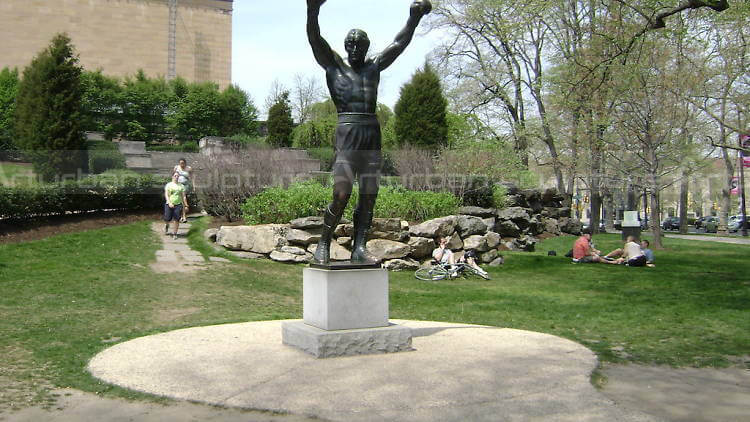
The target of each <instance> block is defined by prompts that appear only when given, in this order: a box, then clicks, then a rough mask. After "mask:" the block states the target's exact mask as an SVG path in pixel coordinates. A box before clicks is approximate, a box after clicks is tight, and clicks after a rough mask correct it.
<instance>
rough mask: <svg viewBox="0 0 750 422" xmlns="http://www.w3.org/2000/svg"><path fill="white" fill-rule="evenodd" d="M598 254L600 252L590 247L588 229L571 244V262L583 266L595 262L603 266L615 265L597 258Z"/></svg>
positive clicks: (589, 232)
mask: <svg viewBox="0 0 750 422" xmlns="http://www.w3.org/2000/svg"><path fill="white" fill-rule="evenodd" d="M600 254H601V251H599V250H598V249H594V247H593V246H591V231H590V230H589V229H586V230H584V231H583V234H581V237H579V238H578V239H577V240H576V242H575V243H574V244H573V262H580V263H585V264H589V263H597V262H599V263H604V264H614V263H615V262H612V261H607V260H606V259H603V258H602V257H600V256H599V255H600Z"/></svg>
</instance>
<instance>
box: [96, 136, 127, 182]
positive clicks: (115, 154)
mask: <svg viewBox="0 0 750 422" xmlns="http://www.w3.org/2000/svg"><path fill="white" fill-rule="evenodd" d="M86 146H87V149H88V155H89V172H91V173H96V174H99V173H103V172H105V171H107V170H112V169H124V168H125V156H124V155H122V153H121V152H120V150H119V149H118V148H117V145H116V144H114V143H113V142H110V141H87V142H86Z"/></svg>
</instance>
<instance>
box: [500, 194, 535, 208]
mask: <svg viewBox="0 0 750 422" xmlns="http://www.w3.org/2000/svg"><path fill="white" fill-rule="evenodd" d="M505 205H506V206H508V207H524V208H526V207H528V206H529V204H528V203H527V202H526V199H525V198H524V197H523V195H508V196H506V197H505Z"/></svg>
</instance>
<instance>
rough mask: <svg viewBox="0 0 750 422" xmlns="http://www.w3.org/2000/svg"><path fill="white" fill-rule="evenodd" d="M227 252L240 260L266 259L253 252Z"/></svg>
mask: <svg viewBox="0 0 750 422" xmlns="http://www.w3.org/2000/svg"><path fill="white" fill-rule="evenodd" d="M227 252H229V253H230V254H232V255H234V256H236V257H237V258H242V259H261V258H265V257H266V256H265V255H263V254H259V253H255V252H244V251H227Z"/></svg>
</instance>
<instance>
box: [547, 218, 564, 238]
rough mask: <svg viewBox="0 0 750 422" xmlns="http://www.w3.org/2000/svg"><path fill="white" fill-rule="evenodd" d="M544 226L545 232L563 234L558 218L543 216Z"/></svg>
mask: <svg viewBox="0 0 750 422" xmlns="http://www.w3.org/2000/svg"><path fill="white" fill-rule="evenodd" d="M542 227H543V228H544V232H545V233H549V234H553V235H555V236H559V235H560V234H562V233H561V232H560V224H558V222H557V220H555V219H554V218H542Z"/></svg>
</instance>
